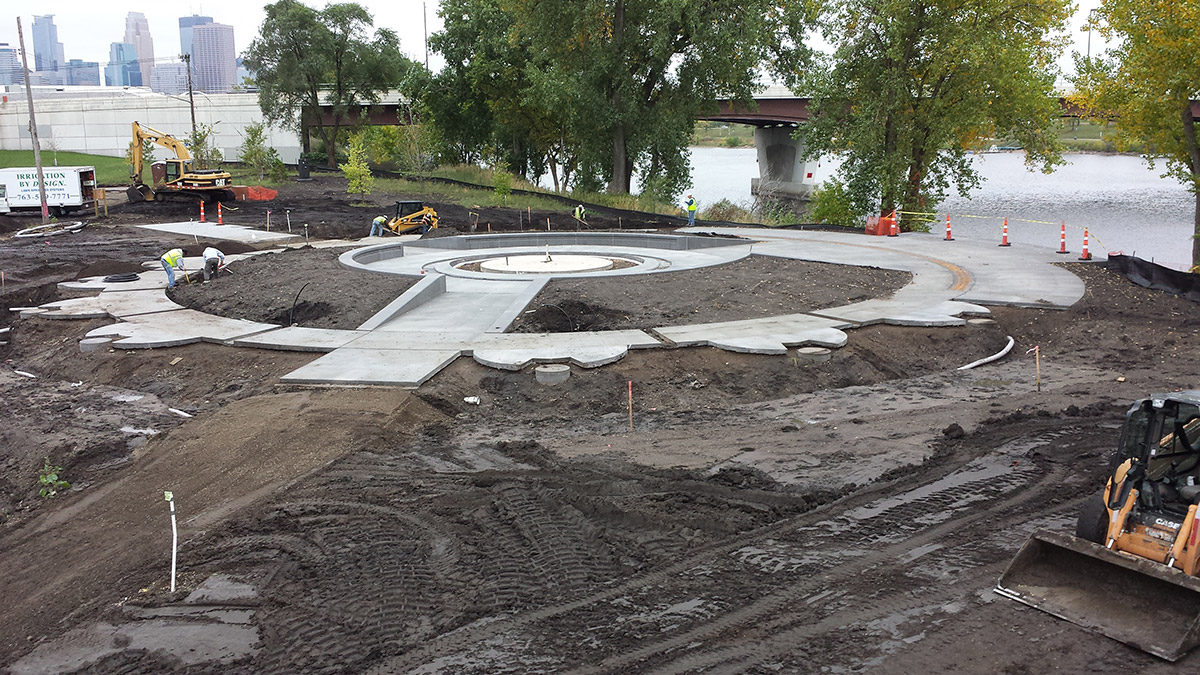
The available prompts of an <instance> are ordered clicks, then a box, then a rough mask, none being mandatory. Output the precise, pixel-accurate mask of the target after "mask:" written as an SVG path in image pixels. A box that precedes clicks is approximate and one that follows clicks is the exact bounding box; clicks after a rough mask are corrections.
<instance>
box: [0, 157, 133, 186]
mask: <svg viewBox="0 0 1200 675" xmlns="http://www.w3.org/2000/svg"><path fill="white" fill-rule="evenodd" d="M56 160H57V161H56ZM14 166H34V161H33V151H32V150H0V169H7V168H9V167H14ZM42 166H43V167H47V166H94V167H96V182H98V183H99V184H100V185H128V184H129V164H128V163H126V162H125V158H124V157H108V156H106V155H86V154H84V153H82V152H62V151H59V152H57V153H56V152H54V151H53V150H42Z"/></svg>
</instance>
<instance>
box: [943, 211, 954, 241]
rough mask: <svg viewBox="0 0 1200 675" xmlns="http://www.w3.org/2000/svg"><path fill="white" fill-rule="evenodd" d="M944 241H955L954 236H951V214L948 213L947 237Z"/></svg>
mask: <svg viewBox="0 0 1200 675" xmlns="http://www.w3.org/2000/svg"><path fill="white" fill-rule="evenodd" d="M944 241H954V237H951V236H950V214H949V213H947V214H946V238H945V240H944Z"/></svg>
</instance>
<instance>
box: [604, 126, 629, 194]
mask: <svg viewBox="0 0 1200 675" xmlns="http://www.w3.org/2000/svg"><path fill="white" fill-rule="evenodd" d="M612 139H613V157H612V160H613V161H612V177H611V178H609V180H608V191H609V192H611V193H613V194H629V170H628V165H629V158H628V152H627V148H626V147H625V144H626V143H627V142H628V140H629V138H628V136H627V134H626V133H625V125H623V124H618V125H617V126H616V127H614V128H613V136H612Z"/></svg>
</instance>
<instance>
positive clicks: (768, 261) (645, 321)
mask: <svg viewBox="0 0 1200 675" xmlns="http://www.w3.org/2000/svg"><path fill="white" fill-rule="evenodd" d="M911 279H912V275H911V274H909V273H907V272H898V271H895V270H884V269H878V268H873V267H853V266H850V265H832V264H827V263H815V262H805V261H802V260H786V259H780V258H770V257H763V256H750V257H748V258H744V259H742V260H738V261H736V262H732V263H729V264H726V265H717V266H714V267H702V268H699V269H693V270H686V271H682V272H672V273H670V274H645V275H639V276H636V277H590V278H570V279H554V280H553V281H551V282H550V283H549V284H547V285H546V288H545V289H544V290H543V291H542V292H541V293H539V294H538V296H537V297H536V298H534V299H533V302H531V303H530V305H529V306H530V308H532V309H531V311H529V312H527V313H525V314H523V315H521V316H520V317H519V318H518V319H517V321H516V322H514V324H513V331H514V332H521V333H547V332H571V331H578V330H624V329H628V328H634V329H639V328H640V329H646V328H657V327H660V326H670V325H681V324H694V323H716V322H721V321H737V320H741V319H758V318H763V317H768V316H779V315H781V314H797V313H802V312H810V311H813V310H817V309H825V308H828V307H836V306H841V305H848V304H852V303H855V302H861V301H863V300H869V299H871V298H887V297H891V295H892V294H893V293H895V292H896V290H897V289H899V288H902V287H903V286H904V285H906V284H907V283H908V282H909V281H910V280H911Z"/></svg>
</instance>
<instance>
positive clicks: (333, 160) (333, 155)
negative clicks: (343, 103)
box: [321, 115, 341, 169]
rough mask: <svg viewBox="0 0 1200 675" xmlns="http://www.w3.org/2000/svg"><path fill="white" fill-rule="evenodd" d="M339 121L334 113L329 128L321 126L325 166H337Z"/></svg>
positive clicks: (333, 167) (334, 167) (331, 167)
mask: <svg viewBox="0 0 1200 675" xmlns="http://www.w3.org/2000/svg"><path fill="white" fill-rule="evenodd" d="M340 121H341V120H339V119H338V116H337V115H334V116H333V125H332V129H331V130H330V127H321V132H322V133H321V137H322V138H324V139H325V160H326V161H325V166H327V167H329V168H330V169H336V168H337V137H338V129H339V128H340V127H341V125H340V124H339V122H340ZM327 130H329V131H327Z"/></svg>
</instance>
